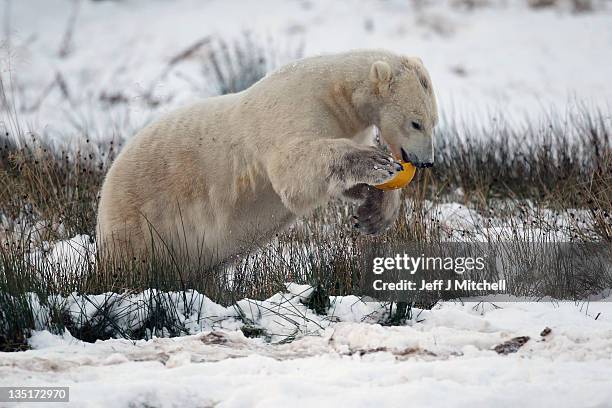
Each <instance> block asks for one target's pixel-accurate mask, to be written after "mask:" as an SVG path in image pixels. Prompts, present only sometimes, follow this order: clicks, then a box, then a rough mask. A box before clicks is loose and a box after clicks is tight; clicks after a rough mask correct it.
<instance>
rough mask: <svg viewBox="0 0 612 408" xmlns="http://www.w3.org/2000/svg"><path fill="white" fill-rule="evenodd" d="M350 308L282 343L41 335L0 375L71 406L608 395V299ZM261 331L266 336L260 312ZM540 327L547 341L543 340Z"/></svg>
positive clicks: (460, 401) (485, 402) (395, 402)
mask: <svg viewBox="0 0 612 408" xmlns="http://www.w3.org/2000/svg"><path fill="white" fill-rule="evenodd" d="M282 296H284V297H291V295H290V294H289V293H286V294H283V295H282ZM297 298H299V297H297ZM353 300H354V299H351V297H347V298H346V299H336V301H337V302H339V303H338V304H337V305H336V307H335V310H336V316H337V317H340V320H342V321H340V322H337V323H333V322H332V320H331V319H329V316H314V315H313V316H312V317H313V319H316V320H317V323H318V324H319V325H320V326H321V328H319V329H318V330H317V331H316V332H312V333H309V334H308V335H306V334H304V335H302V336H300V337H298V338H297V339H296V340H294V341H293V342H290V343H286V344H269V343H266V342H265V341H264V340H263V339H253V338H246V337H244V335H243V334H242V332H240V331H235V330H223V329H221V330H215V331H204V332H200V333H198V334H194V335H189V336H184V337H178V338H154V339H152V340H149V341H143V340H139V341H134V342H131V341H128V340H123V339H111V340H106V341H98V342H96V343H94V344H90V343H84V342H81V341H79V340H76V339H74V338H73V337H71V336H70V334H69V333H66V334H64V335H63V336H56V335H52V334H50V333H49V332H46V331H40V332H36V333H34V335H33V336H32V338H31V340H30V345H31V346H32V347H33V349H32V350H29V351H26V352H22V353H4V354H3V355H2V359H0V379H1V382H2V384H3V385H21V386H29V385H42V384H45V385H56V386H69V387H70V400H71V405H70V406H75V407H77V406H78V407H98V406H113V407H133V406H141V405H146V404H149V405H150V406H156V407H174V406H218V407H246V406H271V407H280V406H287V405H291V406H312V405H313V404H316V405H322V406H335V405H338V404H344V405H349V406H399V405H406V404H409V405H412V406H431V407H436V406H440V407H443V406H444V407H446V406H457V407H468V406H469V407H480V406H482V407H485V406H486V407H488V406H491V405H499V406H516V405H517V404H521V405H523V406H526V407H532V406H533V407H536V406H542V405H544V406H586V407H590V406H593V407H595V406H608V405H609V404H610V401H612V387H610V378H611V375H612V364H611V363H612V361H610V360H611V359H612V314H611V312H612V303H610V302H598V303H593V304H590V305H588V308H587V305H576V304H572V303H549V302H545V303H504V302H496V303H495V304H492V303H452V302H447V303H443V304H440V305H438V306H436V307H435V308H434V309H433V310H431V311H426V310H424V311H421V312H420V313H418V317H417V318H415V319H413V320H412V321H410V322H409V324H408V325H406V326H401V327H383V326H380V325H379V324H373V323H364V322H354V321H350V320H351V319H348V320H349V321H344V318H342V316H354V315H355V310H354V309H352V306H353ZM268 301H269V302H274V300H273V299H270V300H268ZM361 305H362V306H361V307H364V306H363V305H364V303H363V302H362V303H361ZM351 309H352V310H351ZM370 311H371V309H370ZM599 313H601V314H599ZM598 314H599V317H598V318H597V319H595V318H594V317H595V316H597V315H598ZM362 317H363V316H362ZM258 323H261V324H263V325H264V326H265V325H266V324H267V325H269V327H268V328H269V329H275V323H274V322H272V321H267V320H266V319H265V318H262V319H260V320H259V322H258ZM545 327H549V328H550V329H551V333H550V334H549V335H547V336H545V337H542V336H541V335H540V333H541V332H542V330H543V329H544V328H545ZM517 336H529V337H530V340H529V341H528V342H527V343H526V344H525V345H524V346H523V347H521V348H520V349H518V351H517V352H516V353H514V354H509V355H498V354H497V353H496V352H495V351H493V350H492V349H493V348H494V347H495V346H496V345H498V344H500V343H503V342H504V341H507V340H509V339H511V338H513V337H517ZM570 385H571V386H570Z"/></svg>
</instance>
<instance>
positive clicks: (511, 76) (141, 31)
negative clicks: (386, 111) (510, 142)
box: [0, 0, 612, 138]
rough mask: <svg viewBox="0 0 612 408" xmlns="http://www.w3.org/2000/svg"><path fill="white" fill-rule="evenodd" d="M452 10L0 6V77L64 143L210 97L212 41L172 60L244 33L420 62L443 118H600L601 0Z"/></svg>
mask: <svg viewBox="0 0 612 408" xmlns="http://www.w3.org/2000/svg"><path fill="white" fill-rule="evenodd" d="M459 3H469V2H461V1H454V0H448V1H439V2H427V1H425V2H424V1H401V0H391V1H378V0H367V1H357V0H342V1H326V0H291V1H283V0H265V1H257V2H248V1H243V2H239V1H233V2H227V1H223V0H209V1H201V0H176V1H168V0H155V1H149V0H123V1H100V2H94V1H89V0H84V1H71V0H28V1H16V0H7V1H6V2H5V3H4V7H3V9H2V8H0V12H3V14H4V18H3V20H2V21H4V22H5V23H4V30H3V33H4V41H3V43H2V54H1V58H2V60H1V62H2V75H3V78H4V79H5V83H7V84H9V83H12V88H13V92H12V93H13V94H14V95H15V96H16V97H17V99H18V100H19V102H18V103H17V107H18V109H19V110H20V117H21V119H22V120H23V121H24V122H25V123H26V124H27V125H29V126H30V127H31V128H32V129H33V130H35V131H38V132H39V133H41V132H46V133H47V134H50V135H54V136H58V137H62V138H69V137H70V136H73V135H75V134H76V135H82V134H83V133H84V132H86V133H87V134H88V135H89V136H90V137H96V136H100V137H104V138H108V137H111V136H116V135H119V136H126V137H127V136H130V135H131V133H133V132H134V131H135V130H137V129H139V128H140V127H141V126H142V124H143V123H144V122H145V121H147V120H149V119H150V118H151V117H154V116H156V115H158V114H159V112H160V111H164V110H167V109H170V108H172V107H174V106H177V105H180V104H184V103H186V102H188V101H189V100H192V99H194V98H197V97H204V96H208V95H210V94H211V92H212V91H214V87H211V86H210V83H207V79H206V78H205V77H204V76H203V75H202V60H203V58H205V57H206V55H207V52H208V48H207V47H208V46H207V45H205V46H203V47H201V48H198V49H197V50H196V52H194V53H193V54H192V55H190V56H189V57H188V58H184V59H181V60H180V62H178V63H176V64H174V65H171V66H170V65H169V63H170V61H171V60H172V59H173V58H175V57H177V56H178V55H180V54H181V53H182V52H183V51H185V50H186V49H189V48H190V47H192V46H193V45H194V44H197V43H198V42H199V41H200V40H204V41H205V40H206V39H214V38H224V39H226V40H229V41H231V40H233V39H240V36H241V35H242V33H243V32H245V31H249V32H252V33H253V35H254V36H256V37H258V38H259V40H260V41H261V42H263V43H266V42H267V41H268V38H270V39H271V40H270V41H271V42H272V43H273V44H274V45H273V47H276V48H278V49H279V50H283V49H285V50H295V49H297V48H299V46H300V44H303V46H304V55H305V56H308V55H313V54H318V53H327V52H337V51H345V50H349V49H355V48H386V49H390V50H393V51H396V52H400V53H405V54H408V55H417V56H420V57H421V58H422V59H423V60H424V62H425V64H426V66H427V67H428V69H429V70H430V72H431V75H432V78H433V81H434V87H435V89H436V93H437V95H438V97H439V99H440V106H441V111H442V114H443V115H444V116H447V117H454V116H459V117H460V118H462V119H463V120H466V119H467V120H471V119H473V120H475V121H477V122H482V121H483V120H484V119H485V117H486V115H485V114H486V113H499V112H501V113H503V114H504V115H505V116H508V117H510V118H512V119H520V118H524V117H531V118H537V117H539V116H541V115H542V114H543V113H544V112H550V111H555V112H556V113H557V114H559V115H563V113H564V112H566V111H568V110H572V109H574V108H575V107H576V105H586V106H592V107H596V108H598V109H601V110H603V111H604V112H609V107H610V102H611V101H612V83H611V82H610V80H609V67H610V66H612V11H611V10H610V8H611V7H610V6H609V5H608V6H606V5H605V4H609V3H608V2H602V1H595V2H594V3H595V4H598V5H600V4H601V7H597V9H596V11H594V12H587V13H579V14H575V13H571V12H570V11H569V10H568V9H567V7H556V8H555V7H553V8H550V9H540V10H533V9H530V8H528V7H527V6H526V1H485V2H482V1H475V2H473V3H475V4H480V3H483V4H484V3H486V4H488V5H487V6H484V7H477V8H475V9H473V10H470V11H468V10H466V9H465V7H457V6H453V4H455V5H456V4H459ZM559 3H561V4H564V3H567V2H563V1H560V2H559ZM419 5H421V6H419ZM72 22H74V24H72ZM66 39H68V40H67V41H66ZM280 54H281V57H280V60H281V62H282V59H283V58H282V54H283V52H280ZM287 54H291V52H289V53H287ZM111 100H113V101H114V102H113V103H110V102H109V101H111ZM155 104H158V105H157V106H152V105H155Z"/></svg>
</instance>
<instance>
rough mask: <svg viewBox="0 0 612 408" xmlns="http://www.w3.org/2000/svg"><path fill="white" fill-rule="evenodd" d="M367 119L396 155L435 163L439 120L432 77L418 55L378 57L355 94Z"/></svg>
mask: <svg viewBox="0 0 612 408" xmlns="http://www.w3.org/2000/svg"><path fill="white" fill-rule="evenodd" d="M353 102H354V103H355V104H356V105H357V106H359V105H361V109H360V110H362V112H363V114H364V116H366V120H367V121H368V122H370V123H371V124H375V125H377V126H378V128H379V129H380V131H381V134H382V137H383V139H384V141H385V142H386V143H387V145H388V146H389V148H390V149H391V152H392V153H393V155H394V156H395V157H396V158H398V159H399V158H401V159H403V160H404V161H407V162H411V163H412V164H414V165H415V166H417V167H430V166H432V165H433V160H434V158H433V130H434V127H435V126H436V124H437V123H438V112H437V104H436V98H435V96H434V92H433V88H432V85H431V79H430V77H429V74H428V73H427V70H426V69H425V67H424V66H423V63H422V62H421V60H420V59H418V58H408V57H400V58H398V59H389V60H386V61H384V60H377V61H375V62H373V63H372V64H371V66H370V68H369V78H368V80H367V81H366V82H365V85H364V86H363V87H362V89H359V90H357V92H356V93H355V94H353ZM358 109H359V107H358Z"/></svg>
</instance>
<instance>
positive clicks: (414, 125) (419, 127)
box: [412, 122, 421, 130]
mask: <svg viewBox="0 0 612 408" xmlns="http://www.w3.org/2000/svg"><path fill="white" fill-rule="evenodd" d="M412 127H413V128H415V129H416V130H421V124H420V123H419V122H412Z"/></svg>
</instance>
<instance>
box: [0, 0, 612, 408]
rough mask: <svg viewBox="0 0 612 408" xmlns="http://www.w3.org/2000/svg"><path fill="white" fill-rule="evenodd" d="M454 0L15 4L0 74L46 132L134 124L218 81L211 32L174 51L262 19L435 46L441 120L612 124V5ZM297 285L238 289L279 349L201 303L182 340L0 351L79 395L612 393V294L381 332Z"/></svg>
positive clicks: (16, 378)
mask: <svg viewBox="0 0 612 408" xmlns="http://www.w3.org/2000/svg"><path fill="white" fill-rule="evenodd" d="M452 3H458V2H456V1H450V0H449V1H439V2H423V1H401V0H387V1H378V0H376V1H375V0H367V1H357V0H334V1H325V0H289V1H283V0H264V1H258V2H247V1H243V2H237V1H236V2H228V1H224V0H207V1H202V0H176V1H169V0H122V1H100V2H94V1H89V0H83V1H70V0H28V1H23V0H6V1H5V2H3V3H2V5H0V13H1V14H3V18H2V22H3V23H2V24H3V31H2V34H1V35H2V36H3V41H2V49H1V53H0V64H1V75H2V78H3V81H4V84H5V85H6V86H9V89H8V90H9V93H10V95H9V96H12V97H15V98H16V108H17V111H18V114H19V117H20V120H21V121H22V122H23V123H24V124H25V125H27V126H28V127H30V129H32V130H34V131H37V132H39V133H45V134H47V135H49V136H51V137H57V138H70V137H72V136H83V135H84V134H87V135H88V136H90V137H93V138H95V137H100V138H103V139H106V138H109V137H112V136H120V137H124V136H125V137H128V136H130V134H131V133H132V132H134V131H135V130H137V129H139V128H140V127H141V126H142V124H143V123H145V122H146V121H147V120H150V119H151V118H152V117H154V116H156V115H158V114H159V113H160V112H162V111H165V110H168V109H171V108H173V107H175V106H177V105H180V104H183V103H186V102H188V101H189V100H191V99H194V98H197V97H205V96H208V95H210V94H211V93H212V89H211V87H210V84H207V80H206V78H205V77H204V76H203V75H202V72H201V70H202V59H203V58H204V57H205V56H206V47H205V46H204V47H202V48H201V49H199V50H198V52H195V53H194V54H193V55H191V56H190V57H189V58H184V59H181V60H180V62H179V63H177V64H174V65H171V66H169V63H170V61H172V59H173V58H174V57H176V56H177V55H180V53H181V52H182V51H184V50H186V49H188V48H189V47H190V46H192V45H194V44H197V43H198V42H199V41H201V40H205V39H207V38H213V39H214V38H225V39H228V40H232V39H236V38H237V39H239V38H240V36H241V33H242V32H243V31H251V32H252V33H254V35H255V36H258V38H260V39H261V40H262V41H264V42H265V41H266V38H267V37H268V36H269V37H270V38H272V39H273V40H272V41H273V42H274V44H276V45H277V46H278V48H279V49H288V50H295V49H296V48H298V47H299V46H300V44H303V45H304V55H306V56H308V55H314V54H317V53H327V52H335V51H344V50H347V49H354V48H387V49H391V50H394V51H397V52H401V53H406V54H409V55H417V56H420V57H421V58H422V59H423V60H424V62H425V64H426V66H427V67H428V69H429V70H430V72H431V75H432V79H433V81H434V86H435V88H436V92H437V95H438V97H439V100H440V106H441V110H442V113H443V115H446V116H454V115H457V116H459V117H461V118H463V119H462V120H466V119H467V120H472V119H473V120H475V121H477V122H481V121H482V120H484V119H483V113H487V112H494V113H495V112H503V114H504V115H507V116H509V117H511V118H513V119H517V118H522V117H523V116H525V115H526V116H530V117H532V118H537V117H539V116H540V115H542V114H543V113H544V112H545V111H549V110H554V111H555V112H556V114H558V115H563V113H564V112H565V111H567V110H571V109H574V108H575V106H576V105H581V104H585V105H587V106H591V107H595V108H597V109H600V110H602V111H603V113H604V116H605V117H606V120H610V115H609V112H610V109H609V108H610V103H611V102H612V81H610V74H609V71H610V66H612V12H611V11H610V10H608V9H606V8H605V7H604V8H603V9H598V10H596V11H595V12H589V13H580V14H573V13H571V12H570V11H568V10H567V9H565V8H563V7H561V8H551V9H544V10H538V11H534V10H531V9H529V8H527V7H526V6H525V5H524V3H525V2H523V1H516V2H515V1H505V2H504V1H499V2H498V1H491V2H488V3H491V5H489V6H486V7H480V8H476V9H474V10H471V11H467V10H465V9H464V8H460V7H453V6H451V5H450V4H452ZM476 3H480V2H478V1H476ZM596 3H598V4H600V3H602V4H603V2H596ZM418 4H429V5H424V6H422V7H419V6H418ZM608 8H609V7H608ZM73 16H74V17H73ZM73 18H74V22H75V24H74V26H72V24H71V23H70V21H71V20H72V19H73ZM71 27H72V28H71ZM70 30H72V32H71V34H69V35H66V32H67V31H70ZM64 38H69V39H70V40H69V41H67V42H66V41H64ZM289 54H291V52H289V53H288V55H289ZM281 57H282V56H281ZM281 59H282V58H281ZM111 100H113V101H114V102H112V103H111V102H109V101H111ZM6 120H7V119H6V118H5V117H2V121H6ZM432 211H433V213H432V217H434V218H436V219H438V220H439V221H440V222H441V224H442V228H443V229H444V231H446V232H448V234H449V239H457V240H461V239H463V238H464V237H465V235H466V231H468V232H467V235H468V236H470V237H471V238H470V239H474V240H480V239H488V236H490V235H491V234H493V235H496V236H501V235H503V234H502V233H508V232H509V231H510V230H513V231H514V230H515V228H509V226H508V225H507V224H503V223H501V221H500V222H499V223H498V222H497V221H496V220H495V219H493V220H492V219H491V218H490V217H488V216H484V215H481V214H478V213H476V212H474V211H472V210H469V209H467V208H465V207H463V206H461V205H459V204H453V203H450V204H444V205H440V206H438V207H436V208H435V209H433V210H432ZM580 216H581V214H578V216H577V217H576V219H574V218H573V217H572V218H571V219H569V218H568V217H567V216H565V215H563V214H561V215H556V214H553V213H550V214H548V213H546V214H543V215H540V216H539V218H538V220H540V221H542V220H544V221H543V223H542V224H538V226H537V227H536V228H530V229H529V231H527V232H526V233H527V234H534V233H535V234H549V233H550V234H552V236H553V237H554V239H561V240H565V239H568V237H570V236H571V233H572V231H571V228H572V226H573V225H574V224H576V223H580V222H582V221H581V218H580ZM528 221H532V220H531V219H526V220H520V222H517V223H518V225H519V227H520V226H521V225H523V224H525V225H526V224H528V223H529V222H528ZM88 245H89V243H88V239H87V237H84V236H79V237H75V238H73V239H72V240H68V241H63V242H60V243H55V244H50V246H49V253H48V254H47V255H46V257H47V258H48V260H49V261H50V262H67V263H73V261H74V259H73V258H71V257H70V254H74V251H73V249H74V248H75V247H81V246H88ZM34 256H37V254H35V255H34ZM292 292H293V294H291V293H287V294H277V295H276V296H275V297H273V298H271V299H268V300H267V301H262V302H253V301H247V300H243V301H241V302H239V305H241V310H242V311H243V313H247V316H246V317H247V318H248V319H249V320H252V321H253V322H254V323H256V324H257V325H258V326H260V327H262V328H264V329H266V331H267V332H268V333H269V334H271V336H270V338H269V340H270V341H271V342H269V343H268V342H266V341H265V340H264V339H262V338H257V339H252V338H245V337H244V336H243V334H242V332H241V331H240V330H239V328H240V327H241V325H242V323H241V320H240V319H238V318H237V316H236V310H235V309H234V308H225V307H222V306H220V305H216V304H214V303H212V302H211V301H210V300H208V299H204V298H201V300H202V302H201V305H202V309H201V310H200V312H201V313H203V315H204V316H206V317H208V318H209V319H203V320H201V321H197V322H195V323H194V321H193V316H191V315H185V316H184V318H185V319H186V320H185V325H186V327H188V328H189V333H190V334H189V335H186V336H184V337H179V338H156V339H153V340H149V341H144V340H143V341H136V342H130V341H127V340H122V339H112V340H106V341H99V342H97V343H94V344H90V343H84V342H81V341H79V340H76V339H74V338H72V337H71V336H70V334H69V333H66V334H65V335H63V336H55V335H52V334H50V333H48V332H45V331H38V332H35V333H34V335H33V337H32V338H31V340H30V343H31V346H32V347H33V349H32V350H29V351H26V352H22V353H0V385H2V386H5V385H19V386H28V385H32V386H33V385H57V386H70V388H71V390H70V392H71V401H72V402H71V405H72V406H74V407H88V406H91V407H107V406H108V407H145V406H146V407H175V406H181V407H192V406H193V407H201V406H202V407H208V406H219V407H243V406H244V407H248V406H266V407H268V406H273V407H275V406H313V405H316V406H339V405H346V406H355V407H358V406H406V405H409V406H424V407H425V406H427V407H431V406H441V407H442V406H444V407H448V406H465V407H479V406H482V407H489V406H502V407H504V406H517V405H519V404H520V405H522V406H526V407H530V406H534V407H535V406H537V407H542V406H568V407H570V406H571V407H574V406H585V407H589V406H592V407H607V406H612V380H610V379H611V378H612V303H611V302H610V301H608V302H606V301H602V302H596V303H591V304H588V305H587V304H580V305H576V304H573V303H552V302H542V303H527V302H507V303H504V302H498V303H495V305H493V304H492V303H466V304H459V303H452V302H446V303H442V304H439V305H438V306H436V307H435V308H434V310H431V311H420V313H415V316H414V318H413V320H412V321H410V322H409V323H408V324H407V325H406V326H402V327H383V326H380V325H379V324H377V323H376V322H377V319H376V317H377V316H378V315H379V314H380V313H382V312H383V308H381V306H380V305H379V304H376V303H363V302H362V301H360V300H359V299H357V298H356V297H352V296H347V297H342V298H332V299H331V300H332V304H333V307H332V308H331V309H330V312H329V315H328V316H317V315H315V314H313V313H312V312H311V311H309V310H308V309H306V308H305V307H304V306H303V305H302V304H301V303H300V302H299V296H295V294H296V291H295V290H292ZM608 300H612V299H608ZM71 305H72V307H73V310H74V311H77V309H78V307H79V304H78V302H76V301H75V302H73V303H72V304H71ZM279 305H282V307H281V306H279ZM417 312H419V311H417ZM546 327H549V328H550V329H551V332H550V334H548V335H547V336H541V335H540V333H541V332H542V330H543V329H544V328H546ZM296 329H297V330H296ZM295 333H297V338H296V339H295V340H294V341H292V342H289V343H286V344H278V343H279V342H280V341H282V340H283V339H284V338H287V336H290V337H292V336H294V334H295ZM520 336H529V340H528V341H527V342H526V343H525V344H524V345H523V346H522V347H520V348H518V350H517V351H516V353H511V354H508V355H503V354H498V353H497V352H496V351H494V350H493V349H494V348H495V346H497V345H499V344H502V343H504V342H505V341H509V340H511V339H513V338H516V337H520ZM0 406H3V405H2V403H0ZM50 406H53V404H50Z"/></svg>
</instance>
